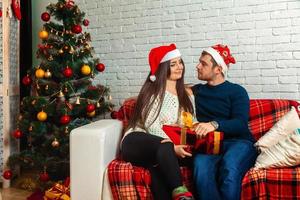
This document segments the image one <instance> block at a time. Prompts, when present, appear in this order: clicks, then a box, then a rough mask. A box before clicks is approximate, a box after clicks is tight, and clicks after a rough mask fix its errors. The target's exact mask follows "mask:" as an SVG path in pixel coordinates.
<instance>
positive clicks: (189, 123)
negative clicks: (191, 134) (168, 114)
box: [180, 111, 193, 145]
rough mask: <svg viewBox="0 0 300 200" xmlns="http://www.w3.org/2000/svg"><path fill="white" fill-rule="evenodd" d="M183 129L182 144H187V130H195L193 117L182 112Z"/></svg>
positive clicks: (188, 113)
mask: <svg viewBox="0 0 300 200" xmlns="http://www.w3.org/2000/svg"><path fill="white" fill-rule="evenodd" d="M181 121H182V128H181V134H180V144H183V145H185V144H186V129H188V128H193V115H192V114H191V113H190V112H185V111H182V112H181Z"/></svg>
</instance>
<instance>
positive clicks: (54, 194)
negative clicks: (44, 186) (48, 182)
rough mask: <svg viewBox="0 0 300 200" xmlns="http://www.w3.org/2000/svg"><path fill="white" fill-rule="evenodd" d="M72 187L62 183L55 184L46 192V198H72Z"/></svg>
mask: <svg viewBox="0 0 300 200" xmlns="http://www.w3.org/2000/svg"><path fill="white" fill-rule="evenodd" d="M69 193H70V187H69V186H67V187H66V186H64V185H61V184H58V183H57V184H55V185H54V186H53V187H52V188H50V189H49V190H47V191H46V192H45V196H44V200H48V199H51V200H70V199H71V198H70V196H69V195H68V194H69Z"/></svg>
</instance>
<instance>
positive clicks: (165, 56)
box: [148, 44, 181, 82]
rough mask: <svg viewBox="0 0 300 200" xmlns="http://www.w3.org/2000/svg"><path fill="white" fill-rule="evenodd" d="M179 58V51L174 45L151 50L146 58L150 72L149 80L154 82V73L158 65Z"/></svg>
mask: <svg viewBox="0 0 300 200" xmlns="http://www.w3.org/2000/svg"><path fill="white" fill-rule="evenodd" d="M180 56H181V54H180V51H179V50H178V49H177V48H176V45H175V44H170V45H168V46H159V47H155V48H153V49H151V51H150V53H149V57H148V58H149V65H150V71H151V75H150V80H151V81H152V82H153V81H155V80H156V77H155V73H156V71H157V69H158V66H159V64H160V63H163V62H166V61H168V60H171V59H173V58H177V57H180Z"/></svg>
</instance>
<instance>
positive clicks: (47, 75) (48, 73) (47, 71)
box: [44, 69, 52, 78]
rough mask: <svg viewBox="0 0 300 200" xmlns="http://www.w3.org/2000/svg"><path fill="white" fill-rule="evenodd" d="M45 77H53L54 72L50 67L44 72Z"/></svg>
mask: <svg viewBox="0 0 300 200" xmlns="http://www.w3.org/2000/svg"><path fill="white" fill-rule="evenodd" d="M44 77H45V78H51V77H52V73H51V72H50V70H49V69H47V70H46V72H45V74H44Z"/></svg>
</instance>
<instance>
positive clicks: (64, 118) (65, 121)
mask: <svg viewBox="0 0 300 200" xmlns="http://www.w3.org/2000/svg"><path fill="white" fill-rule="evenodd" d="M59 121H60V123H61V124H68V123H69V122H70V121H71V118H70V116H69V115H63V116H61V117H60V120H59Z"/></svg>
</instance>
